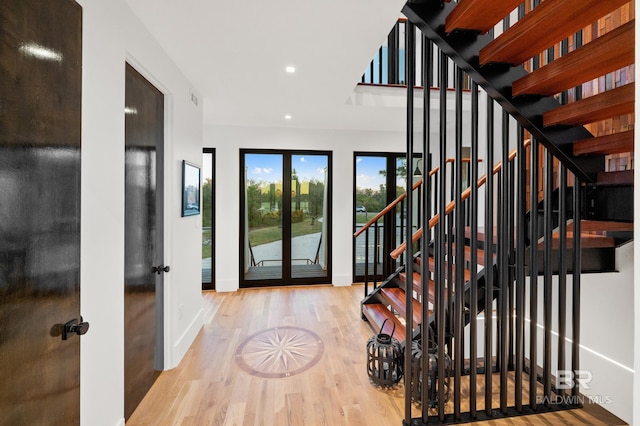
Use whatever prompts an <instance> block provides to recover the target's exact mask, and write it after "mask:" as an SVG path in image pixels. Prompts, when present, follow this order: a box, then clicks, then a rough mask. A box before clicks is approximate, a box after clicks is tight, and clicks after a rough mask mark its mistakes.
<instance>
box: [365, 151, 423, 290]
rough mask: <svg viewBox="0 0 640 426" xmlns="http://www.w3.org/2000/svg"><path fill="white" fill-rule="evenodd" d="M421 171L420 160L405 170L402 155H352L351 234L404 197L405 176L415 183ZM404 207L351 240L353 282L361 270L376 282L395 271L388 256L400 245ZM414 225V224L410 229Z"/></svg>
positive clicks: (394, 265)
mask: <svg viewBox="0 0 640 426" xmlns="http://www.w3.org/2000/svg"><path fill="white" fill-rule="evenodd" d="M423 170H424V167H423V165H422V159H421V158H414V162H413V165H412V167H407V161H406V158H405V154H403V153H380V152H377V153H361V152H356V153H355V154H354V179H353V185H354V188H353V198H354V209H353V230H354V232H355V231H357V230H359V229H361V228H362V227H364V226H366V224H367V223H368V222H369V221H370V220H372V218H374V217H375V216H376V214H378V213H379V212H380V211H382V210H383V209H384V208H385V207H386V206H388V205H389V204H391V203H392V202H393V201H394V200H395V199H396V198H397V197H398V196H400V195H402V194H404V192H405V188H406V182H407V176H409V178H410V179H411V180H412V182H415V181H417V180H418V179H421V178H422V176H421V174H422V172H423ZM414 196H415V194H414ZM417 201H418V200H416V202H417ZM414 204H416V206H417V205H419V203H415V202H414ZM404 207H405V203H404V202H401V203H398V204H397V205H396V207H395V209H394V211H393V212H391V213H388V214H386V215H385V216H384V217H383V218H381V219H380V220H378V221H377V223H375V224H372V225H371V226H370V227H369V228H368V231H366V232H364V233H362V234H360V235H359V236H358V237H357V238H355V239H354V247H353V281H354V282H361V281H363V280H364V275H365V268H366V270H367V273H368V275H369V277H371V278H373V277H374V276H375V279H377V280H382V279H384V278H385V277H387V276H389V274H391V272H393V271H394V270H395V268H396V261H395V260H394V259H392V258H391V257H390V256H389V253H390V252H391V251H393V250H394V249H395V248H396V247H397V246H398V245H400V244H401V243H402V242H403V241H404V237H405V223H406V215H405V208H404ZM417 225H418V224H414V227H416V226H417ZM416 229H417V227H416ZM367 234H368V235H367ZM367 246H368V247H367Z"/></svg>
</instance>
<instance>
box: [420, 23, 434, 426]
mask: <svg viewBox="0 0 640 426" xmlns="http://www.w3.org/2000/svg"><path fill="white" fill-rule="evenodd" d="M422 39H423V43H422V45H423V47H424V49H423V52H424V55H423V58H422V59H423V61H422V74H423V110H422V111H423V120H422V153H423V154H422V158H423V160H422V186H423V187H424V197H422V203H423V207H424V208H423V216H424V220H423V223H424V225H423V236H422V240H421V241H420V242H421V245H420V253H421V255H420V256H421V262H420V275H421V277H422V299H421V300H422V317H421V318H422V328H421V332H422V335H421V340H422V351H423V354H426V353H427V352H428V348H429V343H428V342H429V341H430V340H429V299H430V297H429V287H430V286H429V280H430V278H431V274H430V273H429V259H428V258H429V242H430V241H431V229H430V228H429V219H430V218H431V178H430V177H429V172H430V171H431V162H430V161H429V153H430V152H431V134H430V132H431V122H430V120H431V104H430V102H431V85H432V81H433V44H432V42H431V40H428V39H427V38H426V37H425V36H424V35H423V36H422ZM421 362H422V365H421V367H422V368H421V371H422V372H423V373H422V376H423V382H422V383H425V382H424V380H428V379H427V377H428V376H429V373H428V371H429V357H428V356H422V357H421ZM425 372H427V373H425ZM420 400H421V401H422V407H423V409H422V422H423V423H428V422H429V410H428V404H429V402H428V401H429V386H424V385H423V386H422V394H421V395H420Z"/></svg>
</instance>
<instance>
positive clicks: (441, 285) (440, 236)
mask: <svg viewBox="0 0 640 426" xmlns="http://www.w3.org/2000/svg"><path fill="white" fill-rule="evenodd" d="M439 74H440V129H439V131H440V146H439V151H440V179H439V184H440V189H439V193H438V196H439V199H438V207H437V210H438V214H439V215H440V220H439V221H438V224H437V225H436V235H437V241H436V259H435V263H436V288H437V292H438V360H440V361H439V362H440V363H442V362H443V360H444V349H445V348H444V345H445V337H446V336H445V277H444V257H445V253H444V251H445V250H444V249H445V226H446V217H445V211H444V210H445V202H446V201H445V195H446V189H447V188H446V182H447V180H446V179H447V176H446V174H447V173H446V149H447V56H446V55H445V54H444V53H443V52H442V51H441V52H440V70H439ZM425 374H426V373H425ZM426 380H428V378H427V377H423V383H426ZM444 382H445V369H444V368H438V419H439V420H440V421H441V422H442V421H444V418H445V411H444V402H445V401H444V400H445V391H446V389H445V387H444Z"/></svg>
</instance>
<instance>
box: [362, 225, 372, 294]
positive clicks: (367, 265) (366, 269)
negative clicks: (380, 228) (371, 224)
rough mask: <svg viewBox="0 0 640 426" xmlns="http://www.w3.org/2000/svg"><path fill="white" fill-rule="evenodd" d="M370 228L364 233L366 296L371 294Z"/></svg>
mask: <svg viewBox="0 0 640 426" xmlns="http://www.w3.org/2000/svg"><path fill="white" fill-rule="evenodd" d="M369 229H371V228H367V230H366V231H365V233H364V297H367V296H368V295H369Z"/></svg>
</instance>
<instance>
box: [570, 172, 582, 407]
mask: <svg viewBox="0 0 640 426" xmlns="http://www.w3.org/2000/svg"><path fill="white" fill-rule="evenodd" d="M580 187H581V183H580V179H578V178H577V177H574V179H573V288H572V290H573V293H572V298H573V300H572V320H571V324H572V336H571V337H572V340H573V344H572V347H571V369H572V370H573V374H574V375H577V374H578V371H579V370H580V274H581V273H582V253H581V245H582V242H581V238H580V233H581V228H582V226H581V223H580V220H581V217H582V215H581V206H582V200H581V198H582V196H581V194H582V191H581V188H580ZM574 377H575V376H574ZM571 395H572V396H574V397H577V396H579V395H580V386H579V384H578V381H577V380H575V381H574V385H573V389H572V390H571Z"/></svg>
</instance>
